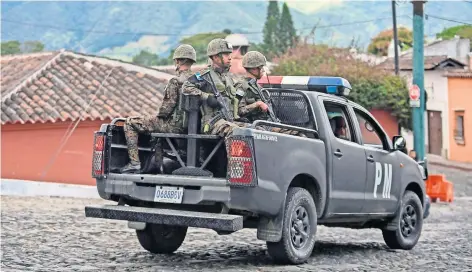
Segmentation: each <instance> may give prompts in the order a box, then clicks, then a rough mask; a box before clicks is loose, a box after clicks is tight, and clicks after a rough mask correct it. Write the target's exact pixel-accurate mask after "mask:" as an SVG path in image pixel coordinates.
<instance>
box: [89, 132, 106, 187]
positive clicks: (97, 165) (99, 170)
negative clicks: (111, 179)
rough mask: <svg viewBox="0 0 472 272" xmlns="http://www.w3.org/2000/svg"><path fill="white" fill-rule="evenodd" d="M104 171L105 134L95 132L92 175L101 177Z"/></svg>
mask: <svg viewBox="0 0 472 272" xmlns="http://www.w3.org/2000/svg"><path fill="white" fill-rule="evenodd" d="M104 173H105V134H103V133H100V132H96V133H95V139H94V141H93V159H92V177H93V178H97V177H102V176H103V174H104Z"/></svg>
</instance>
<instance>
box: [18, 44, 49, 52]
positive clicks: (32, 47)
mask: <svg viewBox="0 0 472 272" xmlns="http://www.w3.org/2000/svg"><path fill="white" fill-rule="evenodd" d="M43 50H44V44H42V43H41V42H40V41H26V42H24V43H23V44H22V45H21V52H23V53H35V52H42V51H43Z"/></svg>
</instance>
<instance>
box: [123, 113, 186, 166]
mask: <svg viewBox="0 0 472 272" xmlns="http://www.w3.org/2000/svg"><path fill="white" fill-rule="evenodd" d="M123 129H124V132H125V137H126V143H127V145H128V154H129V158H130V160H131V163H139V150H138V133H180V132H181V128H180V127H178V126H176V125H175V124H174V123H173V122H172V120H166V119H162V118H159V117H157V116H137V117H129V118H127V119H126V122H125V125H124V128H123ZM157 153H159V150H156V156H157ZM161 156H162V154H161Z"/></svg>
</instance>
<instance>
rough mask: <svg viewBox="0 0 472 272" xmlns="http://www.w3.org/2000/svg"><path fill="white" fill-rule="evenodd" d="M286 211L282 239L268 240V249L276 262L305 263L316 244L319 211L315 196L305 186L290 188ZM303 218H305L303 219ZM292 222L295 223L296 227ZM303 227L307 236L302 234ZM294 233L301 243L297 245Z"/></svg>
mask: <svg viewBox="0 0 472 272" xmlns="http://www.w3.org/2000/svg"><path fill="white" fill-rule="evenodd" d="M284 212H285V213H284V219H283V227H282V239H280V241H278V242H267V251H268V252H269V255H270V256H271V257H272V259H273V260H274V262H276V263H281V264H301V263H304V262H306V261H307V260H308V258H309V257H310V256H311V253H312V251H313V248H314V246H315V237H316V230H317V213H316V205H315V202H314V201H313V197H312V196H311V194H310V193H309V192H308V191H307V190H305V189H303V188H299V187H292V188H289V190H288V193H287V200H286V202H285V207H284ZM297 214H298V215H299V216H298V217H297ZM303 218H305V220H301V219H303ZM292 223H294V224H295V225H294V227H292ZM301 227H303V229H304V230H305V233H306V235H305V236H302V235H300V231H299V230H300V228H301ZM292 234H294V236H295V239H296V241H298V242H300V243H299V244H300V245H295V242H294V241H292ZM297 234H298V235H297ZM300 238H302V239H300ZM303 238H304V239H303Z"/></svg>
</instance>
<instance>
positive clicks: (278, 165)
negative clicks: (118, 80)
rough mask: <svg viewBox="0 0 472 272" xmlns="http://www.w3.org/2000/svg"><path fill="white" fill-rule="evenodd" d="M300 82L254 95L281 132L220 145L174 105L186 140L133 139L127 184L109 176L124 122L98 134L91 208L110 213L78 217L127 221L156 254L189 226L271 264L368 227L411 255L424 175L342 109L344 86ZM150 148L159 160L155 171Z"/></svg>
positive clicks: (373, 124)
mask: <svg viewBox="0 0 472 272" xmlns="http://www.w3.org/2000/svg"><path fill="white" fill-rule="evenodd" d="M310 82H311V83H310V84H308V85H307V86H301V87H300V86H297V85H293V86H291V85H280V84H279V85H276V86H275V87H274V86H271V87H270V88H264V94H266V95H267V96H268V97H270V100H271V103H272V105H273V109H274V112H275V114H276V115H277V117H278V119H280V123H272V122H268V121H261V120H258V121H256V122H254V123H253V124H252V127H251V128H241V129H238V130H236V131H235V133H234V135H233V136H232V137H231V138H229V139H228V140H227V141H225V140H223V139H222V138H220V137H218V136H209V135H202V134H200V133H199V131H200V129H199V127H200V124H199V120H200V116H199V111H198V108H199V105H200V103H201V102H200V101H199V99H198V98H196V97H192V96H184V97H183V98H182V99H184V101H185V103H184V108H185V110H186V112H187V116H188V128H187V131H186V133H185V134H166V133H152V134H150V135H144V134H143V135H140V136H139V150H140V157H141V162H142V164H143V165H142V170H141V172H140V173H137V174H121V173H120V172H119V170H118V169H119V168H121V167H122V166H124V165H125V164H126V163H128V155H127V147H126V140H125V137H124V134H123V126H122V124H123V120H124V119H119V118H117V119H115V120H113V121H112V122H111V123H110V124H103V125H102V126H101V128H100V130H99V131H97V132H95V140H94V149H93V162H92V176H93V177H94V178H95V179H96V184H97V189H98V193H99V195H100V197H101V198H103V199H106V200H111V201H114V202H117V204H116V205H90V206H86V207H85V215H86V216H87V217H95V218H105V219H114V220H125V221H128V226H129V227H130V228H133V229H135V230H136V234H137V238H138V240H139V242H140V244H141V245H142V247H143V248H144V249H145V250H147V251H149V252H151V253H155V254H159V253H172V252H174V251H176V250H177V249H178V248H179V247H180V246H181V245H182V243H183V241H184V239H185V236H186V234H187V229H188V227H196V228H207V229H213V230H215V231H216V232H217V233H218V234H220V235H226V234H231V233H233V232H236V231H238V230H241V229H243V228H254V229H257V239H260V240H264V241H266V243H267V249H268V253H269V255H270V256H271V257H272V258H273V260H274V261H275V262H278V263H289V264H299V263H303V262H305V261H306V260H307V259H308V258H309V257H310V255H311V253H312V250H313V247H314V244H315V236H316V231H317V226H318V225H324V226H332V227H345V228H356V229H357V228H378V229H380V230H381V231H382V234H383V237H384V240H385V243H386V244H387V245H388V246H389V247H390V248H393V249H404V250H409V249H412V248H413V247H414V246H415V245H416V243H417V242H418V239H419V238H420V234H421V230H422V226H423V218H425V209H427V208H428V207H429V206H428V205H429V202H428V197H427V195H426V192H425V184H424V180H425V179H426V178H427V171H425V167H423V166H422V165H421V164H420V163H418V162H416V161H414V160H413V159H411V158H410V157H409V156H407V155H406V154H405V152H404V151H402V150H404V148H405V140H404V139H403V138H402V137H401V136H394V137H393V139H392V140H390V139H389V138H388V137H387V134H386V133H385V131H384V130H383V129H382V127H381V126H380V125H379V123H378V122H377V121H376V120H375V119H374V117H373V116H372V115H371V114H370V113H369V112H368V111H367V110H365V109H364V108H363V107H361V106H359V105H358V104H356V103H353V102H351V101H349V100H348V99H347V98H345V96H346V94H347V93H348V92H349V91H350V85H349V82H347V81H346V80H345V79H343V78H334V77H312V78H310ZM259 126H276V127H286V128H290V129H295V130H299V131H301V132H303V133H304V134H305V135H306V136H307V137H306V138H305V137H299V136H292V135H285V134H278V133H273V132H268V131H265V130H258V129H256V127H259ZM157 143H159V144H160V145H161V146H162V147H163V148H164V150H165V152H164V153H165V159H164V162H163V163H162V164H160V165H156V163H155V160H154V150H155V148H154V147H155V145H156V144H157Z"/></svg>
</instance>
